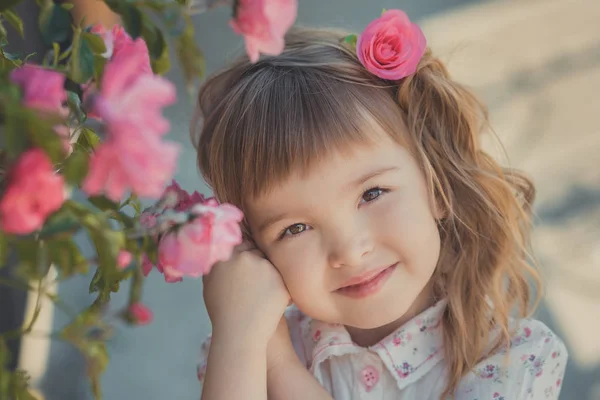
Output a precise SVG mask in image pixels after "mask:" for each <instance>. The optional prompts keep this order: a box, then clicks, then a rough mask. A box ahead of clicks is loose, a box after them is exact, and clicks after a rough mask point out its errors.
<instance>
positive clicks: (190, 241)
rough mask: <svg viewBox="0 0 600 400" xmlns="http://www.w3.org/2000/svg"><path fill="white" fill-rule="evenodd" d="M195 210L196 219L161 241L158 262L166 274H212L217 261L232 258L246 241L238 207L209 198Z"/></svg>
mask: <svg viewBox="0 0 600 400" xmlns="http://www.w3.org/2000/svg"><path fill="white" fill-rule="evenodd" d="M192 212H193V213H194V214H196V215H198V216H197V217H196V218H195V219H194V220H193V221H191V222H189V223H187V224H185V225H184V226H182V227H181V228H179V229H178V230H177V231H174V232H171V233H168V234H167V235H165V236H164V237H163V238H162V239H161V241H160V244H159V246H158V262H159V267H160V269H162V270H163V272H164V274H165V276H167V275H168V276H170V277H171V278H176V277H182V276H191V277H199V276H201V275H205V274H208V273H209V272H210V269H211V268H212V266H213V265H214V264H215V263H216V262H218V261H225V260H227V259H229V257H230V256H231V252H232V251H233V248H234V247H235V246H237V245H239V244H240V243H241V242H242V232H241V228H240V225H239V223H240V221H241V220H242V218H243V214H242V212H241V211H240V210H238V209H237V208H236V207H234V206H232V205H229V204H221V205H219V204H218V203H217V202H216V200H214V199H209V200H208V201H207V202H206V203H204V204H196V205H195V206H193V207H192Z"/></svg>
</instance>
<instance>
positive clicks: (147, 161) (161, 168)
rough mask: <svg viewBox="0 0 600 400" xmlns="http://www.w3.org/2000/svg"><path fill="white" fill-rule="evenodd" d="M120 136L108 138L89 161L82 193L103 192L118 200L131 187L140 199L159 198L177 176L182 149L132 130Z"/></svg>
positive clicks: (126, 130) (94, 193) (125, 130)
mask: <svg viewBox="0 0 600 400" xmlns="http://www.w3.org/2000/svg"><path fill="white" fill-rule="evenodd" d="M119 134H121V135H123V137H122V138H119V139H117V138H114V137H109V138H108V140H107V141H106V142H105V143H103V144H102V145H100V146H98V148H97V149H96V151H95V153H94V154H93V156H92V157H91V158H90V164H89V166H90V171H89V173H88V175H87V176H86V178H85V180H84V182H83V186H82V188H83V190H84V191H85V192H86V193H87V194H90V195H97V194H100V193H102V192H104V193H106V196H107V197H108V198H110V199H112V200H115V201H119V200H120V199H121V198H122V197H123V195H124V194H125V192H126V191H127V190H128V189H129V188H131V190H132V191H133V192H134V193H136V194H138V195H139V196H146V197H152V198H158V197H159V196H160V194H161V193H162V191H163V187H164V184H165V182H166V181H168V180H169V179H171V177H172V176H173V174H174V173H175V168H176V163H177V155H178V154H179V147H178V146H177V145H176V144H174V143H171V142H161V141H160V140H159V139H157V138H154V137H148V138H143V137H139V133H138V132H135V131H133V132H132V131H130V130H129V129H123V130H122V131H121V132H119Z"/></svg>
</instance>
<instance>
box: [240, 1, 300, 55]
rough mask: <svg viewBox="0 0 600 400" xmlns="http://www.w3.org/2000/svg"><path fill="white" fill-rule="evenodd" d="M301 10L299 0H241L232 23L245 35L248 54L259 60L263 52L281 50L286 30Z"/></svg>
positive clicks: (278, 52) (275, 53) (275, 52)
mask: <svg viewBox="0 0 600 400" xmlns="http://www.w3.org/2000/svg"><path fill="white" fill-rule="evenodd" d="M297 11H298V3H297V0H239V1H238V6H237V10H236V16H235V18H234V19H233V20H231V21H230V22H229V25H230V26H231V28H232V29H233V31H234V32H235V33H237V34H238V35H243V36H244V40H245V42H246V52H247V53H248V57H249V58H250V61H251V62H253V63H255V62H257V61H258V58H259V55H260V54H259V53H263V54H270V55H278V54H281V52H282V51H283V48H284V46H285V42H284V36H285V33H286V32H287V31H288V29H290V28H291V26H292V25H293V24H294V21H295V20H296V13H297Z"/></svg>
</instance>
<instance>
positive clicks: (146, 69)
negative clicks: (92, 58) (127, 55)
mask: <svg viewBox="0 0 600 400" xmlns="http://www.w3.org/2000/svg"><path fill="white" fill-rule="evenodd" d="M90 31H91V32H92V33H95V34H97V35H98V36H100V37H101V38H102V40H104V46H105V47H106V52H105V53H104V54H102V56H103V57H104V58H107V59H112V58H114V57H117V56H118V54H119V53H121V52H122V51H123V49H127V48H128V46H130V45H131V44H132V43H133V42H134V40H133V39H132V38H131V36H129V34H128V33H127V32H126V31H125V29H124V28H123V27H122V26H120V25H114V26H113V27H112V29H111V30H109V31H108V30H106V28H105V27H104V26H102V25H99V24H98V25H94V26H93V27H92V29H91V30H90ZM138 41H139V42H141V43H143V46H144V47H146V52H145V57H143V58H144V63H141V64H140V68H141V69H140V72H141V73H151V72H152V68H151V67H150V55H149V54H148V49H147V46H146V42H144V40H143V39H142V38H141V37H139V38H137V39H136V40H135V42H138ZM140 46H141V45H140Z"/></svg>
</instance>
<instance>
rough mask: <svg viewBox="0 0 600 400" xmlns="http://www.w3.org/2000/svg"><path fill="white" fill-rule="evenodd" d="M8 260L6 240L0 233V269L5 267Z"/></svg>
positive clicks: (0, 232) (4, 235) (2, 233)
mask: <svg viewBox="0 0 600 400" xmlns="http://www.w3.org/2000/svg"><path fill="white" fill-rule="evenodd" d="M7 260H8V238H7V237H6V234H5V233H4V232H2V231H0V268H2V267H4V266H5V265H6V261H7Z"/></svg>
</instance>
